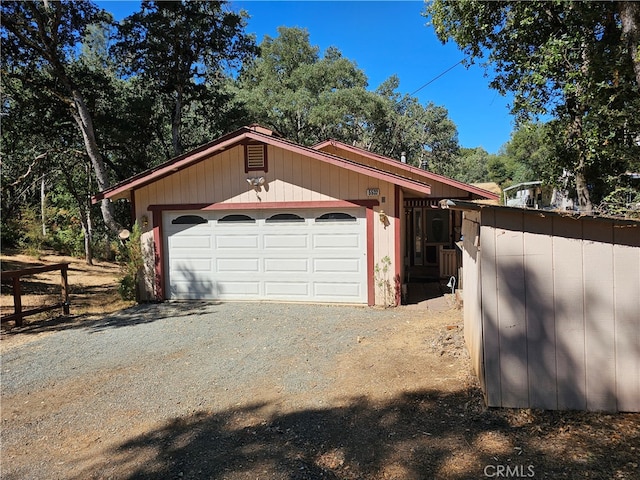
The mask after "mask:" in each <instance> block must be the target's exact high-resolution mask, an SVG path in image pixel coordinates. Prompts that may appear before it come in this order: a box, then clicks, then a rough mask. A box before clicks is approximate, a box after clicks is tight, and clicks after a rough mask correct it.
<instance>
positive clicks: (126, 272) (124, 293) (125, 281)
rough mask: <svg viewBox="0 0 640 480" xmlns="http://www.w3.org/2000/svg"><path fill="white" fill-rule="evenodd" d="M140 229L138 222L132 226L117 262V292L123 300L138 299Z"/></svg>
mask: <svg viewBox="0 0 640 480" xmlns="http://www.w3.org/2000/svg"><path fill="white" fill-rule="evenodd" d="M141 236H142V229H141V228H140V226H139V225H138V222H136V223H134V224H133V227H132V228H131V234H130V235H129V238H128V239H127V240H126V241H124V242H123V243H122V246H121V248H120V251H119V254H118V258H117V260H118V261H119V262H120V265H121V277H120V286H119V287H118V292H119V293H120V296H121V297H122V298H123V300H135V301H138V300H139V299H140V295H139V292H138V279H139V277H140V272H141V271H142V268H143V266H144V257H143V254H142V243H141V242H140V237H141Z"/></svg>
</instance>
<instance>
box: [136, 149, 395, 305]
mask: <svg viewBox="0 0 640 480" xmlns="http://www.w3.org/2000/svg"><path fill="white" fill-rule="evenodd" d="M267 158H268V172H266V173H265V172H260V171H256V172H249V173H245V171H244V148H243V147H242V146H236V147H233V148H230V149H229V150H226V151H223V152H221V153H220V154H218V155H216V156H213V157H211V158H208V159H206V160H203V161H201V162H199V163H197V164H195V165H192V166H190V167H188V168H185V169H184V170H180V171H178V172H176V173H174V174H173V175H170V176H168V177H165V178H162V179H160V180H158V181H156V182H153V183H151V184H149V185H146V186H144V187H142V188H140V189H138V190H136V191H135V206H136V220H138V222H139V223H140V224H142V219H143V216H146V218H147V219H148V225H147V227H146V228H145V230H146V231H145V233H144V234H143V243H145V245H148V244H149V242H153V235H152V232H151V229H152V225H153V214H152V212H150V211H148V210H147V207H148V206H149V205H170V204H198V203H201V204H213V203H222V204H242V203H250V204H255V203H272V202H273V203H282V202H322V201H330V200H378V202H379V203H380V205H379V206H377V207H374V209H373V210H374V218H373V225H374V233H373V237H374V263H375V264H379V265H382V259H383V258H385V257H387V256H388V257H389V258H390V260H391V262H392V265H391V268H390V273H389V276H390V279H391V281H392V282H393V275H392V274H391V272H395V268H396V267H395V255H394V248H395V242H394V230H395V222H396V221H399V220H397V219H395V218H394V217H393V214H394V212H395V203H394V201H395V199H394V188H395V185H393V184H391V183H389V182H385V181H383V180H379V179H376V178H372V177H368V176H366V175H362V174H360V173H357V172H353V171H350V170H347V169H344V168H341V167H338V166H334V165H330V164H327V163H324V162H322V161H320V160H315V159H311V158H308V157H305V156H302V155H300V154H297V153H293V152H291V151H288V150H285V149H281V148H278V147H274V146H271V145H270V146H268V151H267ZM258 176H264V177H265V178H266V185H264V186H263V187H262V188H261V191H260V192H256V191H255V190H254V189H253V188H251V187H250V186H249V185H248V183H247V180H246V179H247V178H249V177H258ZM369 188H378V189H379V190H380V195H379V196H378V197H367V189H369ZM311 207H313V205H311ZM307 208H308V207H307ZM381 210H382V211H384V212H385V213H386V214H387V216H388V220H389V225H387V226H385V225H384V224H383V223H382V222H381V221H380V219H379V213H380V211H381ZM401 210H402V209H401ZM151 245H152V243H151ZM147 252H148V254H149V255H148V257H147V262H146V267H145V285H144V289H145V296H146V298H145V299H147V300H150V299H152V298H154V293H153V292H154V287H153V284H154V282H155V279H154V278H153V276H154V271H155V270H154V265H153V263H154V257H153V255H152V254H153V249H152V248H151V249H149V248H147ZM376 303H379V304H382V303H384V293H383V292H382V291H377V292H376Z"/></svg>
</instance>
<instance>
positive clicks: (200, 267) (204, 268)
mask: <svg viewBox="0 0 640 480" xmlns="http://www.w3.org/2000/svg"><path fill="white" fill-rule="evenodd" d="M212 265H213V260H212V259H211V258H174V259H172V260H171V262H170V266H169V269H170V271H171V272H211V271H212V269H211V267H212Z"/></svg>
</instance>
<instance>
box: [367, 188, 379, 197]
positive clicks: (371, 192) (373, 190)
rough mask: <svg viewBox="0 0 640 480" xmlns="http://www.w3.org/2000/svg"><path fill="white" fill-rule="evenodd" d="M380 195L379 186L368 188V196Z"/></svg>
mask: <svg viewBox="0 0 640 480" xmlns="http://www.w3.org/2000/svg"><path fill="white" fill-rule="evenodd" d="M378 195H380V189H379V188H367V197H377V196H378Z"/></svg>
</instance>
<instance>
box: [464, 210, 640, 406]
mask: <svg viewBox="0 0 640 480" xmlns="http://www.w3.org/2000/svg"><path fill="white" fill-rule="evenodd" d="M479 217H481V219H480V224H481V226H480V242H479V246H476V245H475V244H474V241H473V240H472V239H473V232H474V230H473V229H474V228H476V227H475V225H476V224H477V223H478V221H479ZM463 232H464V236H465V238H464V246H465V254H464V285H465V289H464V296H465V340H466V342H467V345H468V347H469V351H470V353H471V357H472V362H473V365H474V369H476V372H477V373H478V374H479V375H480V376H481V382H482V384H483V388H484V390H485V395H486V399H487V404H488V405H489V406H499V407H526V408H542V409H579V410H593V411H601V410H602V411H640V223H638V222H632V221H614V220H605V219H594V218H591V217H582V218H574V217H563V216H560V215H556V214H548V215H547V214H544V213H542V212H531V211H519V210H516V209H501V208H487V209H483V210H482V211H481V212H465V221H464V224H463ZM474 257H475V258H474ZM480 257H481V261H480ZM476 279H479V280H480V281H479V282H476ZM478 292H480V295H478ZM478 315H479V316H478ZM480 323H481V326H482V328H481V330H482V331H481V334H479V333H478V326H479V324H480Z"/></svg>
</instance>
